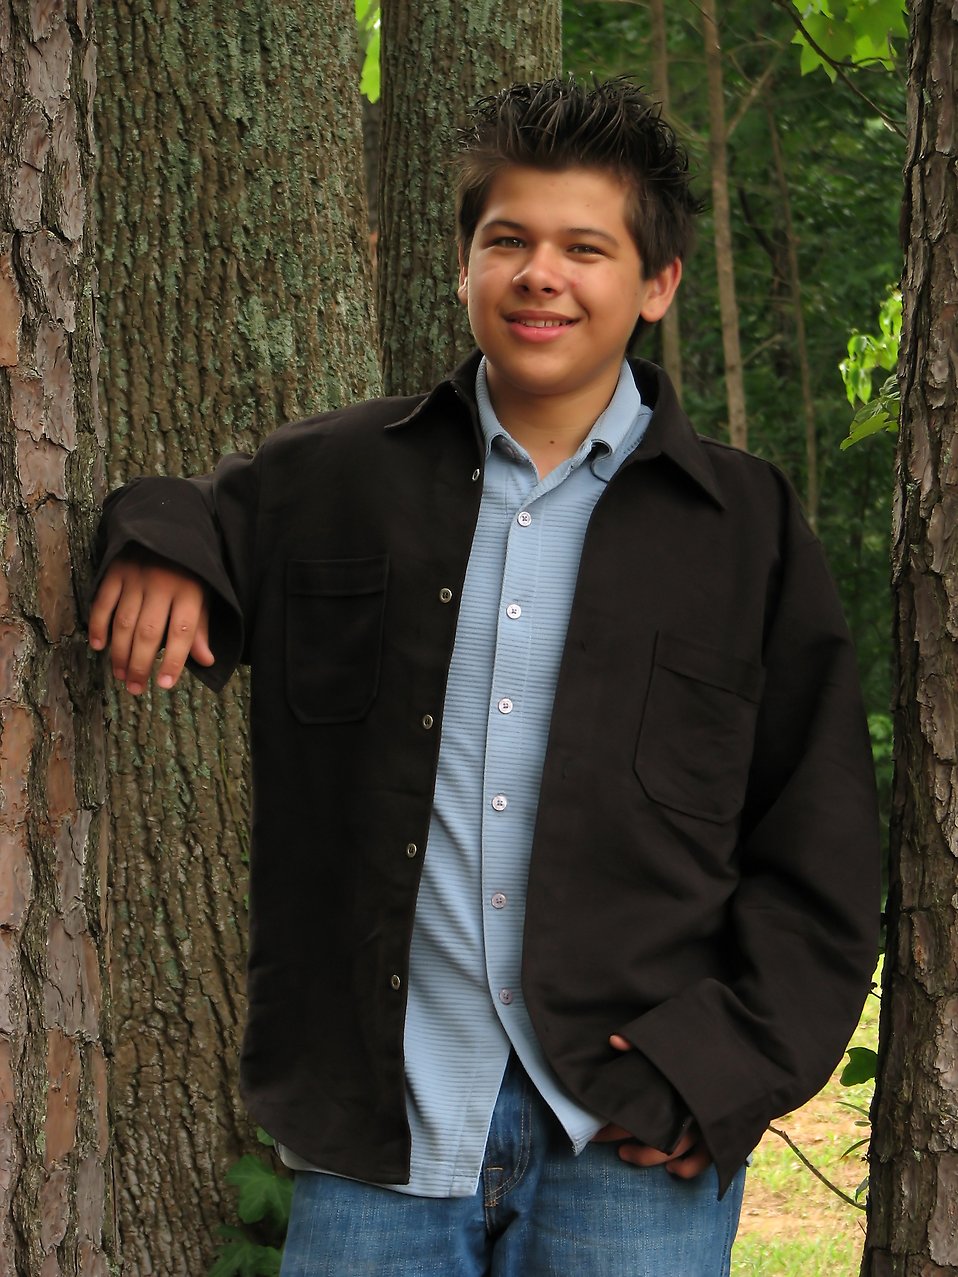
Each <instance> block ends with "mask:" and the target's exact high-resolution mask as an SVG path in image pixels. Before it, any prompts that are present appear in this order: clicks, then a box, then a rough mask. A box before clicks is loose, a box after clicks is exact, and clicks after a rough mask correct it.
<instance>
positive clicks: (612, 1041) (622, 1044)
mask: <svg viewBox="0 0 958 1277" xmlns="http://www.w3.org/2000/svg"><path fill="white" fill-rule="evenodd" d="M609 1045H610V1046H614V1047H615V1049H616V1050H617V1051H634V1050H635V1047H634V1046H633V1045H632V1043H631V1042H629V1041H628V1039H627V1038H624V1037H623V1036H622V1034H621V1033H613V1034H612V1036H611V1037H610V1038H609Z"/></svg>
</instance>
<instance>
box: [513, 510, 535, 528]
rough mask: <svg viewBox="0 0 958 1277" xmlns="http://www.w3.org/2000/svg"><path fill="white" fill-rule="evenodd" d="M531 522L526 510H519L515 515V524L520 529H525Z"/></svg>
mask: <svg viewBox="0 0 958 1277" xmlns="http://www.w3.org/2000/svg"><path fill="white" fill-rule="evenodd" d="M531 522H532V515H531V514H530V513H529V511H528V510H521V511H520V512H519V513H518V514H517V515H516V523H518V525H519V527H520V528H527V527H528V526H529V524H530V523H531Z"/></svg>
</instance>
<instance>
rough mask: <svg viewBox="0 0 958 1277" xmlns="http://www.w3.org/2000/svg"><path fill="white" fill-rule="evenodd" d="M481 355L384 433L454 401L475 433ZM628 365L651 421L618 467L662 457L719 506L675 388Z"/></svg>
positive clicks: (711, 472) (648, 369)
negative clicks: (465, 409)
mask: <svg viewBox="0 0 958 1277" xmlns="http://www.w3.org/2000/svg"><path fill="white" fill-rule="evenodd" d="M481 358H482V352H481V351H478V350H474V351H473V352H472V354H471V355H470V356H469V357H468V359H466V360H464V361H463V362H462V363H461V364H460V365H459V367H458V368H457V369H456V370H455V372H453V373H451V374H450V376H449V377H447V378H445V379H444V380H443V381H440V382H439V384H438V385H436V386H435V387H433V389H432V390H431V391H430V392H429V394H428V395H426V396H425V397H424V398H422V399H420V401H419V402H418V403H417V404H416V405H415V407H414V408H413V409H412V411H411V412H409V413H407V414H406V416H405V417H401V418H400V419H399V420H398V421H393V422H390V424H389V425H388V426H387V427H386V428H387V429H389V430H391V429H395V428H396V427H397V426H405V425H409V424H411V423H412V422H413V421H416V420H418V419H419V418H420V417H421V416H422V415H423V413H425V412H428V411H429V410H430V409H431V408H434V407H438V406H439V405H441V404H442V403H444V402H449V400H450V398H451V397H453V396H454V397H455V399H457V400H458V401H459V402H460V403H462V404H464V405H465V406H466V408H467V409H468V411H469V415H470V418H471V420H472V423H473V426H474V428H475V430H476V431H477V432H478V431H479V418H478V412H477V409H476V371H477V369H478V367H479V361H480V359H481ZM629 367H630V368H631V369H632V374H633V376H634V377H635V384H636V385H637V386H638V388H639V393H640V394H641V396H642V402H643V403H644V404H648V405H649V407H650V408H651V409H652V420H651V421H650V422H649V428H648V430H647V431H646V432H645V437H644V438H643V440H642V442H641V444H640V445H639V446H638V448H636V450H635V452H633V454H632V455H631V456H630V457H629V458H628V459H627V460H626V461H625V462H624V463H623V468H625V466H630V465H636V464H637V463H639V462H641V461H651V460H652V459H653V458H654V457H659V456H663V457H667V458H668V459H669V460H670V461H671V462H673V463H674V464H675V465H677V466H678V467H679V469H680V470H683V471H684V472H685V473H686V474H687V475H688V476H689V478H691V479H693V480H694V481H695V483H696V484H697V485H698V487H699V488H701V489H702V491H703V492H705V493H706V494H707V495H708V496H709V497H711V499H712V500H713V501H714V502H715V503H716V505H718V506H720V507H721V508H722V509H724V508H725V501H724V499H723V497H722V491H721V488H720V486H719V481H718V476H717V475H716V473H715V469H714V467H713V466H712V462H711V460H710V459H709V456H708V452H707V450H706V448H705V445H704V444H703V442H702V440H701V439H700V438H699V437H698V435H697V434H696V433H695V431H694V430H693V428H692V423H691V422H690V421H689V419H688V417H687V416H686V415H685V413H684V412H683V411H682V409H681V407H680V406H679V401H678V399H677V398H676V395H675V389H674V387H673V385H672V383H671V381H670V380H669V378H668V377H667V376H666V374H665V373H664V372H663V370H662V369H661V368H659V367H658V365H656V364H653V363H650V362H649V361H648V360H647V359H630V360H629Z"/></svg>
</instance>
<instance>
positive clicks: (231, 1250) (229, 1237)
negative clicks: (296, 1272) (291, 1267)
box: [209, 1225, 283, 1277]
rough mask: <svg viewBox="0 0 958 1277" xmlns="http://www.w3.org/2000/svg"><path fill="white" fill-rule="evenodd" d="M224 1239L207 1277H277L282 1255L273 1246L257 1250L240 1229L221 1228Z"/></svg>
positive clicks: (257, 1245) (255, 1244)
mask: <svg viewBox="0 0 958 1277" xmlns="http://www.w3.org/2000/svg"><path fill="white" fill-rule="evenodd" d="M219 1233H220V1236H221V1237H222V1238H223V1239H224V1240H223V1243H222V1245H221V1246H220V1253H219V1255H218V1256H217V1259H216V1262H215V1263H214V1265H213V1267H212V1268H211V1269H210V1271H209V1277H279V1270H280V1267H281V1265H282V1262H283V1252H282V1251H281V1250H277V1248H276V1247H275V1246H260V1245H259V1244H258V1243H257V1242H254V1241H251V1240H250V1238H249V1236H248V1235H247V1234H246V1233H245V1232H244V1231H243V1230H242V1229H241V1228H230V1227H229V1226H226V1225H224V1226H223V1227H222V1228H220V1230H219Z"/></svg>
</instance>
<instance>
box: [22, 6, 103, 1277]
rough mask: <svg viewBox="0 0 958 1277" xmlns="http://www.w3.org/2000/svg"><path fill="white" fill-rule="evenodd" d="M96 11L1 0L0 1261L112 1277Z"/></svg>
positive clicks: (35, 1272) (49, 1276) (41, 1271)
mask: <svg viewBox="0 0 958 1277" xmlns="http://www.w3.org/2000/svg"><path fill="white" fill-rule="evenodd" d="M68 9H69V13H68V12H67V10H68ZM92 22H93V14H92V9H91V6H90V5H89V4H86V5H84V4H71V5H69V6H67V5H64V4H47V5H41V4H34V5H26V4H13V3H12V2H11V0H2V2H0V55H2V59H3V75H2V76H0V148H2V149H0V164H2V177H0V422H2V440H0V442H2V447H0V492H2V503H3V504H2V525H0V538H2V541H3V572H2V575H0V675H2V684H0V792H2V795H3V807H2V814H0V1277H14V1275H15V1274H17V1275H19V1274H30V1275H31V1277H56V1275H57V1274H60V1273H79V1272H82V1273H83V1274H85V1277H107V1273H108V1271H109V1266H108V1259H107V1250H106V1246H107V1244H108V1240H109V1234H110V1233H112V1229H111V1228H109V1227H108V1228H107V1229H106V1233H107V1237H106V1238H105V1237H104V1216H105V1201H106V1176H105V1168H106V1159H107V1154H108V1133H107V1084H106V1054H107V1046H106V1041H105V1035H104V1032H103V1028H102V1022H103V1010H104V1008H103V996H102V989H103V985H104V964H105V961H106V958H107V950H108V941H107V935H106V925H105V918H104V891H103V884H104V878H105V874H106V865H105V858H104V857H105V850H106V842H105V838H104V833H105V828H104V826H105V816H104V811H103V799H104V791H105V768H104V732H103V722H102V709H101V704H100V698H99V691H98V686H97V671H96V667H95V666H94V664H93V663H92V661H91V660H90V658H89V657H88V655H87V649H86V644H85V641H84V636H83V632H82V627H81V626H80V624H79V620H78V614H77V606H78V604H77V601H78V599H80V598H82V596H83V594H84V591H85V588H86V586H87V584H88V570H87V563H88V560H89V545H90V540H91V533H92V528H93V526H94V522H95V513H94V512H95V508H96V506H97V504H98V503H99V501H100V500H101V499H102V495H103V493H102V486H103V454H102V440H101V437H100V428H99V422H98V418H97V398H96V337H95V320H94V294H95V291H96V270H95V265H94V253H93V250H94V226H93V218H92V208H91V205H90V189H91V178H92V170H93V162H94V160H93V146H92V128H91V125H92V121H91V118H90V104H91V99H92V93H93V86H94V81H95V48H94V43H93V32H92Z"/></svg>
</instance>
